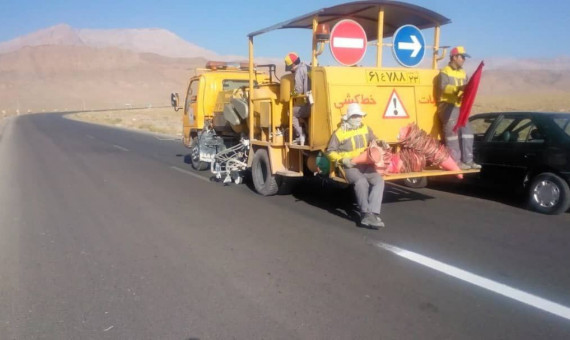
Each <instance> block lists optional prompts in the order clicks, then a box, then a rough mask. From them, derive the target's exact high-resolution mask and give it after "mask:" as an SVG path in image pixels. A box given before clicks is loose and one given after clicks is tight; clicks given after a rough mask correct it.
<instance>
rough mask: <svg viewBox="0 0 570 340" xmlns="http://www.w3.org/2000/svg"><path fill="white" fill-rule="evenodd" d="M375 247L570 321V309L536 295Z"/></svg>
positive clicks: (383, 245) (395, 250)
mask: <svg viewBox="0 0 570 340" xmlns="http://www.w3.org/2000/svg"><path fill="white" fill-rule="evenodd" d="M374 245H375V246H376V247H378V248H382V249H385V250H388V251H390V252H392V253H394V254H396V255H398V256H401V257H403V258H405V259H408V260H410V261H413V262H416V263H419V264H421V265H423V266H426V267H428V268H431V269H434V270H437V271H438V272H441V273H443V274H446V275H449V276H452V277H455V278H457V279H459V280H462V281H465V282H467V283H470V284H472V285H475V286H479V287H481V288H484V289H487V290H490V291H492V292H494V293H497V294H500V295H503V296H506V297H508V298H511V299H513V300H516V301H519V302H522V303H524V304H527V305H529V306H532V307H535V308H538V309H541V310H543V311H545V312H548V313H552V314H554V315H558V316H560V317H562V318H564V319H568V320H570V308H568V307H566V306H563V305H561V304H558V303H556V302H552V301H550V300H546V299H543V298H541V297H538V296H536V295H532V294H529V293H526V292H523V291H522V290H519V289H516V288H512V287H510V286H507V285H505V284H503V283H499V282H495V281H493V280H489V279H487V278H484V277H482V276H479V275H475V274H472V273H470V272H467V271H465V270H462V269H459V268H457V267H453V266H450V265H448V264H445V263H443V262H440V261H437V260H434V259H431V258H429V257H426V256H423V255H420V254H418V253H414V252H411V251H409V250H406V249H402V248H398V247H396V246H393V245H390V244H387V243H384V242H376V243H374Z"/></svg>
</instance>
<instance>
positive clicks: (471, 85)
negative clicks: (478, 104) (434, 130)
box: [453, 62, 485, 132]
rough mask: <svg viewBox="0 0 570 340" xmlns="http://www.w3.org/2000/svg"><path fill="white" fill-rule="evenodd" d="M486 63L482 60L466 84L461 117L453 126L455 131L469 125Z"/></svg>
mask: <svg viewBox="0 0 570 340" xmlns="http://www.w3.org/2000/svg"><path fill="white" fill-rule="evenodd" d="M484 65H485V63H483V62H481V64H479V66H478V67H477V69H476V70H475V72H474V73H473V76H472V77H471V79H469V82H467V85H465V90H464V91H463V98H462V99H461V108H460V109H459V118H458V119H457V124H456V125H455V127H454V128H453V132H457V129H459V128H460V127H464V126H465V125H467V121H468V120H469V114H470V113H471V107H472V106H473V102H475V97H476V96H477V89H478V88H479V81H480V80H481V74H482V73H483V66H484Z"/></svg>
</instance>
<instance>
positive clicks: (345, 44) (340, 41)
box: [333, 38, 364, 48]
mask: <svg viewBox="0 0 570 340" xmlns="http://www.w3.org/2000/svg"><path fill="white" fill-rule="evenodd" d="M333 46H334V47H342V48H364V39H354V38H334V39H333Z"/></svg>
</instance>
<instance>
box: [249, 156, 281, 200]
mask: <svg viewBox="0 0 570 340" xmlns="http://www.w3.org/2000/svg"><path fill="white" fill-rule="evenodd" d="M251 178H252V180H253V186H254V187H255V191H257V192H258V193H259V194H260V195H263V196H272V195H275V194H277V192H278V191H279V185H278V184H277V179H276V178H275V175H273V174H272V173H271V163H270V162H269V155H268V154H267V150H266V149H259V150H257V151H256V152H255V154H254V155H253V161H252V163H251Z"/></svg>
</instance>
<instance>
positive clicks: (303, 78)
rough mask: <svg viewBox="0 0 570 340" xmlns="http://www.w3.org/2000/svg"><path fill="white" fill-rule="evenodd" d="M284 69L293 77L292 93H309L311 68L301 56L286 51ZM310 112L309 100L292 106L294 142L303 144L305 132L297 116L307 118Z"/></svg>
mask: <svg viewBox="0 0 570 340" xmlns="http://www.w3.org/2000/svg"><path fill="white" fill-rule="evenodd" d="M285 70H286V71H290V72H291V73H292V74H293V75H294V77H295V90H294V93H293V94H294V95H300V94H305V95H310V91H311V80H310V79H309V72H310V70H311V68H310V67H309V66H307V65H306V64H305V63H303V62H301V58H299V55H297V53H295V52H291V53H288V54H287V55H286V56H285ZM310 114H311V104H310V102H309V100H305V101H304V104H303V105H301V106H294V107H293V129H294V130H295V136H296V137H297V138H296V140H295V143H296V144H299V145H304V144H305V139H306V138H305V136H306V135H305V133H304V132H303V128H302V127H301V124H300V123H299V118H301V119H305V118H308V117H309V115H310Z"/></svg>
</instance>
